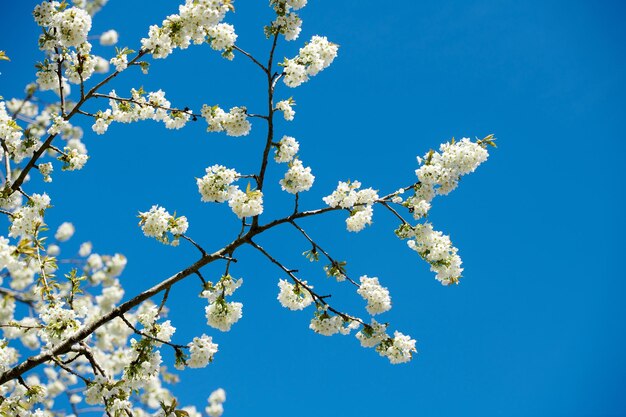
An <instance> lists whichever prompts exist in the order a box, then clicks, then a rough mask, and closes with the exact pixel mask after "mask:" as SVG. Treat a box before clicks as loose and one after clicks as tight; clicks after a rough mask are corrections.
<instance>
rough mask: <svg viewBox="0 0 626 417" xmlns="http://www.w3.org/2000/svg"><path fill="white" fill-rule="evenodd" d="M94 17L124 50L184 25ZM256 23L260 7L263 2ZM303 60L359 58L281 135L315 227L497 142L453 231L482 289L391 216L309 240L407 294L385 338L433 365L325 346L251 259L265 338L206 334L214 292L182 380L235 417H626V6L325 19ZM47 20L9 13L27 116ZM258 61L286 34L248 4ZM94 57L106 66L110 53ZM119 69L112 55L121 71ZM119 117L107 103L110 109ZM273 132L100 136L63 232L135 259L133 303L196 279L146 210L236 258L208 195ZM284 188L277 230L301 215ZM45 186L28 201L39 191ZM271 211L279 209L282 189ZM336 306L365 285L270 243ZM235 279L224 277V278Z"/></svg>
mask: <svg viewBox="0 0 626 417" xmlns="http://www.w3.org/2000/svg"><path fill="white" fill-rule="evenodd" d="M109 3H110V4H109V5H108V6H107V7H106V8H105V9H104V10H103V11H102V12H101V13H99V14H98V15H97V16H96V18H95V20H94V29H93V33H100V32H102V31H105V30H108V29H110V28H116V29H117V30H118V31H119V32H120V44H119V45H120V46H128V47H131V48H134V49H137V48H138V46H139V40H140V39H141V37H143V36H144V35H145V34H146V33H147V28H148V26H149V25H150V24H156V23H160V21H161V20H162V19H163V18H164V17H165V16H166V15H167V14H170V13H174V12H176V4H177V2H174V1H168V2H165V1H158V2H157V1H147V0H144V1H139V0H136V1H119V0H110V2H109ZM249 3H254V4H249ZM309 3H311V4H310V5H309V6H307V7H306V8H305V9H304V11H303V12H302V17H303V19H304V27H303V32H302V35H301V38H300V40H299V41H297V42H295V43H289V44H286V43H285V42H283V43H282V44H281V45H280V47H279V50H278V55H279V56H281V57H282V56H293V54H294V53H295V51H297V48H298V47H299V46H301V44H302V42H303V41H305V40H306V39H308V38H310V36H312V35H314V34H322V35H326V36H328V37H329V39H330V40H332V41H334V42H336V43H338V44H340V45H341V49H340V52H339V57H338V59H337V60H336V61H335V63H334V64H333V65H332V66H331V68H330V69H328V70H326V71H325V72H323V73H322V74H321V75H319V76H318V77H316V78H314V79H313V80H312V81H311V82H309V83H307V84H305V85H304V86H302V87H300V88H298V89H296V90H291V89H286V88H285V87H281V89H280V90H279V92H278V97H279V98H281V97H283V98H287V97H289V96H290V95H293V96H294V98H295V99H296V100H297V103H298V105H297V108H296V111H297V115H296V120H295V121H294V122H292V123H291V124H287V123H284V122H280V123H279V126H278V133H279V134H280V135H282V134H290V135H293V136H295V137H296V138H298V139H299V140H300V142H301V153H300V154H301V156H302V158H303V160H304V161H305V162H306V163H308V164H310V165H311V166H312V168H313V171H314V174H315V175H316V177H317V178H316V183H315V186H314V188H313V190H312V191H311V192H310V193H308V194H307V195H306V196H304V198H303V204H304V205H305V206H306V207H310V208H315V207H320V206H321V204H322V203H321V200H320V198H321V197H322V196H324V195H326V194H328V193H329V192H330V191H331V190H332V189H333V188H334V186H335V184H336V181H338V180H344V179H347V178H351V179H358V180H361V181H362V182H363V183H364V184H365V185H367V186H373V187H375V188H377V189H380V190H381V191H382V192H385V191H391V190H393V189H395V188H397V187H398V186H400V185H404V184H409V183H411V182H412V181H413V180H414V174H413V171H414V169H415V168H416V162H415V156H416V155H418V154H423V153H424V152H425V151H427V150H428V149H429V148H431V147H435V146H438V144H439V143H440V142H442V141H444V140H447V139H449V138H450V137H452V136H455V137H463V136H470V137H474V136H478V137H482V136H485V135H486V134H488V133H494V134H495V135H496V136H497V137H498V139H499V140H498V143H499V145H500V147H499V148H498V149H497V150H496V151H494V152H492V158H491V159H490V160H489V161H488V163H486V164H485V165H484V166H482V167H481V168H480V169H479V170H478V171H477V172H476V173H475V174H473V175H471V176H468V177H466V178H464V179H463V181H462V183H461V186H460V187H459V189H458V190H456V191H455V192H454V193H453V194H451V195H450V196H449V197H447V198H439V199H437V200H436V202H435V205H434V208H433V210H432V212H431V220H432V221H433V223H434V224H435V225H436V226H437V228H439V229H440V230H443V231H444V232H446V233H449V234H450V235H451V236H452V239H453V242H454V243H455V244H456V245H457V246H458V247H459V248H460V254H461V256H462V258H463V260H464V266H465V273H464V279H463V280H462V282H461V285H459V286H457V287H454V288H445V287H442V286H440V285H439V284H438V283H437V282H436V281H435V280H434V278H433V275H432V274H431V273H430V272H429V271H428V268H427V265H426V264H425V263H423V262H422V261H421V260H420V259H419V258H418V256H417V255H416V254H415V253H414V252H412V251H410V250H409V249H407V248H406V247H405V245H404V243H403V242H401V241H399V240H397V239H396V238H395V237H394V235H393V233H392V230H393V228H394V227H395V222H394V221H393V219H392V218H391V217H389V216H388V215H387V213H385V212H383V211H382V210H377V212H376V213H375V219H374V220H375V225H374V226H373V227H371V228H369V229H367V230H365V231H364V232H362V233H360V234H348V233H347V232H346V231H345V230H344V228H343V217H344V216H343V215H331V216H329V218H327V219H324V220H323V221H321V222H320V223H317V224H316V225H315V226H314V227H313V225H314V224H315V223H314V222H303V225H305V226H306V225H310V227H312V229H311V231H312V233H313V234H314V235H315V237H316V238H317V239H318V240H319V241H320V243H321V244H322V245H323V246H327V247H328V248H330V250H332V252H333V254H335V256H336V257H338V258H341V259H346V260H348V261H349V272H351V274H352V275H354V276H359V275H362V274H368V275H369V276H378V277H379V278H380V280H381V282H383V283H384V285H386V286H388V287H389V288H390V290H391V295H392V300H393V305H394V307H393V309H392V310H391V311H390V312H389V313H386V314H385V316H384V318H385V319H386V320H388V321H390V322H391V323H392V324H393V326H394V327H395V328H398V329H400V330H401V331H403V332H406V333H408V334H410V335H412V336H413V337H414V338H416V339H417V340H418V345H417V347H418V350H419V355H417V356H416V357H415V359H414V360H413V362H411V363H410V364H408V365H400V366H391V365H390V364H389V363H388V362H387V361H386V360H385V359H383V358H380V357H378V355H377V354H376V353H375V352H374V351H372V350H366V349H363V348H361V347H359V345H358V342H357V341H356V340H355V339H354V338H353V337H340V336H334V337H331V338H326V337H322V336H319V335H316V334H314V333H313V332H312V331H311V330H309V329H308V328H307V327H308V320H309V319H310V314H311V313H312V311H308V312H290V311H288V310H285V309H283V308H282V307H280V305H279V304H278V302H277V301H276V300H275V298H276V294H277V286H276V283H277V281H278V278H279V277H281V275H280V273H279V271H278V270H276V269H275V268H274V266H272V265H270V264H267V263H266V262H265V261H264V259H262V258H261V257H259V256H258V255H257V254H256V253H253V252H252V250H248V249H245V250H242V251H241V252H240V253H239V254H238V257H239V258H240V262H239V263H238V264H237V265H236V267H235V268H234V270H233V274H234V275H235V276H237V277H239V276H242V277H243V278H244V285H243V287H242V289H240V290H239V292H238V293H237V297H236V299H239V300H241V301H243V302H244V318H243V320H241V321H240V322H239V323H238V324H237V325H235V326H234V328H233V330H232V331H231V332H230V333H220V332H218V331H214V330H213V329H210V328H208V327H207V326H206V324H205V319H204V309H203V306H204V300H201V299H198V298H197V297H196V294H197V292H198V285H197V284H198V283H197V282H196V281H195V280H194V279H191V280H189V281H186V282H184V283H183V284H182V285H180V286H178V287H176V289H175V290H174V291H173V293H172V295H171V297H170V307H171V308H172V310H173V311H172V314H171V317H170V318H171V319H172V320H173V324H174V325H175V326H176V327H178V328H179V332H178V333H177V337H176V339H175V340H176V341H180V342H185V341H187V340H188V339H189V338H191V337H192V336H194V335H198V334H201V333H203V332H206V333H208V334H211V335H213V336H214V337H215V339H216V341H217V342H218V343H219V344H220V352H219V353H218V355H217V357H216V361H215V362H214V363H213V364H212V365H210V366H209V367H208V368H206V369H204V370H190V371H188V372H185V373H183V375H182V382H181V383H180V385H179V386H178V387H177V388H176V390H175V392H176V393H177V394H178V396H179V398H180V399H181V400H182V402H183V403H190V402H192V403H195V404H197V405H199V406H202V407H204V405H205V403H206V396H207V395H208V393H209V392H210V391H211V390H213V389H215V388H217V387H223V388H224V389H226V391H227V393H228V401H227V403H226V404H225V408H226V414H225V416H228V417H243V416H249V415H253V414H254V415H262V416H263V415H272V416H276V417H283V416H284V417H287V416H294V415H296V416H299V417H308V416H315V415H318V414H320V413H323V414H325V415H329V416H346V417H348V416H350V417H351V416H378V415H388V416H393V415H407V416H485V417H488V416H622V415H626V401H625V400H624V393H623V387H624V386H625V384H626V356H625V355H624V352H625V351H626V326H625V325H624V316H625V313H626V304H625V303H624V296H625V289H626V283H625V281H624V278H625V276H624V275H625V274H624V272H623V266H622V263H621V262H622V259H623V256H624V255H623V251H624V240H623V235H624V232H625V222H624V217H623V213H624V201H625V197H626V196H625V192H624V190H625V188H624V186H623V181H622V178H621V175H623V174H622V172H623V169H622V167H623V164H624V162H625V158H624V157H625V149H626V145H625V144H624V120H625V116H626V102H625V101H626V99H625V97H626V81H625V77H624V75H625V74H626V48H625V46H624V39H626V28H625V26H624V24H623V23H624V17H625V16H626V9H625V8H624V5H623V4H620V2H618V1H605V2H600V3H597V2H596V3H594V2H584V1H552V2H543V1H528V2H519V1H487V0H472V1H443V2H442V1H409V0H398V1H395V2H388V3H383V2H380V1H371V0H363V1H358V2H357V1H340V2H337V1H331V0H320V1H310V2H309ZM34 4H35V2H33V1H19V2H17V1H12V2H3V5H2V15H3V21H4V24H3V25H1V26H0V39H1V41H0V49H4V50H6V51H7V54H8V55H9V56H10V57H11V58H12V62H11V63H2V64H1V67H0V71H1V72H2V75H1V76H0V94H1V95H3V96H5V97H13V96H17V97H21V96H22V88H23V85H25V84H26V83H28V82H30V81H31V80H32V79H33V78H34V73H35V69H34V67H33V62H35V61H36V60H38V59H40V53H39V51H38V50H37V46H36V39H37V34H38V32H37V28H36V26H35V24H34V23H33V22H32V19H31V18H30V11H31V9H32V7H33V6H34ZM236 6H237V13H236V14H235V15H232V16H231V17H230V18H229V19H228V21H229V22H231V23H233V24H235V26H236V28H237V33H238V34H239V42H238V44H239V45H240V46H241V47H243V48H245V49H248V50H250V52H252V53H254V54H256V55H259V56H262V55H263V54H265V53H266V51H267V49H268V47H269V45H268V43H267V42H266V41H265V40H264V38H263V35H262V27H263V25H264V24H265V23H266V22H268V21H269V19H270V17H271V16H270V14H269V9H268V8H267V7H266V2H265V1H259V2H249V1H245V0H239V1H237V2H236ZM95 51H96V52H97V51H100V52H101V53H103V54H104V53H105V52H103V49H99V47H97V48H96V49H95ZM108 51H109V52H108V53H109V54H111V55H112V53H113V52H112V50H111V49H109V50H108ZM141 85H143V86H144V88H145V89H146V90H156V89H159V88H162V89H164V90H165V91H166V92H167V94H168V98H169V99H170V100H171V101H172V103H173V104H175V105H178V106H181V107H184V106H189V107H191V108H192V109H194V110H198V109H199V108H200V106H201V105H202V104H203V103H210V104H215V103H219V104H220V105H222V106H223V107H230V106H235V105H246V106H248V108H249V109H250V111H251V112H255V113H259V112H261V111H263V109H264V107H263V106H264V104H263V99H264V93H265V85H264V84H263V75H262V74H261V73H260V71H258V69H257V68H256V67H254V66H253V65H252V64H251V63H250V62H249V61H247V60H246V59H245V58H244V57H242V56H237V58H236V59H235V61H234V62H232V63H231V62H227V61H225V60H223V59H221V58H220V57H219V55H218V54H217V53H215V52H213V51H211V50H210V48H209V47H208V46H206V45H205V46H201V47H192V48H190V49H188V50H186V51H177V52H175V53H174V55H173V56H172V57H171V58H170V59H168V60H165V61H163V60H159V61H155V62H153V64H152V66H151V70H150V74H149V75H148V76H141V75H138V72H137V73H136V74H132V71H129V73H126V74H124V75H123V76H120V77H119V80H116V81H115V83H114V84H113V86H114V88H115V89H116V90H117V91H118V93H119V94H127V92H128V90H129V89H130V88H131V87H139V86H141ZM100 105H101V106H105V105H106V103H105V102H102V103H100ZM263 127H264V126H263V123H259V122H257V123H255V126H254V130H253V134H252V135H251V136H248V137H244V138H238V139H233V138H228V137H226V136H224V135H219V134H218V135H216V134H211V135H210V134H207V133H205V132H204V129H205V124H204V123H203V122H198V123H197V124H195V125H193V126H189V127H187V128H185V129H183V130H181V131H177V132H171V131H166V130H165V129H164V128H163V127H162V126H161V125H157V124H155V123H151V122H145V123H140V124H135V125H130V126H128V125H114V126H112V127H111V128H110V129H109V133H108V134H107V135H106V136H96V135H95V134H93V133H92V132H91V131H90V130H89V129H88V128H87V129H86V137H85V139H84V141H85V143H86V145H87V147H88V148H89V150H90V154H91V159H90V160H89V162H88V164H87V166H86V168H85V169H84V170H83V171H82V172H79V173H64V174H59V173H57V174H56V175H55V180H54V183H53V184H52V186H51V187H50V188H49V191H48V192H49V194H50V195H51V197H52V199H53V204H54V205H55V208H54V209H53V210H51V211H50V212H49V217H48V220H49V223H50V224H51V225H53V226H56V225H58V224H59V223H60V222H62V221H66V220H68V221H72V222H73V223H74V224H75V225H76V227H77V234H76V237H75V238H74V242H73V244H70V245H69V248H68V249H69V251H70V252H71V251H72V250H73V249H74V247H77V245H78V244H79V243H80V242H81V241H83V240H91V241H92V242H93V243H94V246H95V249H96V250H97V251H99V252H101V253H113V252H121V253H124V254H125V255H126V256H127V257H128V258H129V263H128V268H127V271H126V273H125V274H124V276H123V282H124V285H125V287H126V289H127V295H130V294H133V293H134V292H136V291H139V290H141V289H143V288H146V287H148V286H150V285H152V284H153V283H156V282H158V281H159V280H161V279H162V278H164V277H166V276H169V275H170V274H172V273H174V272H176V271H177V270H179V269H180V268H181V267H183V266H185V265H188V264H189V263H190V262H191V261H193V260H194V259H195V258H196V253H195V252H194V250H193V249H192V248H190V247H188V246H185V245H181V247H179V248H170V247H164V246H162V245H160V244H159V243H157V242H156V241H154V240H149V239H147V238H144V237H142V235H141V232H140V229H139V228H138V227H137V226H136V223H137V218H136V214H137V211H138V210H146V209H148V208H149V207H150V206H151V205H152V204H157V203H158V204H161V205H164V206H165V207H167V208H168V209H170V210H172V211H173V210H177V212H178V213H180V214H184V215H186V216H187V217H188V218H189V220H190V224H191V227H190V230H189V234H190V235H191V236H192V237H194V238H195V239H196V240H197V241H199V242H201V243H202V244H203V245H204V246H205V247H206V248H207V249H216V248H218V247H220V246H221V245H222V244H223V243H225V242H227V241H229V240H230V239H231V237H232V236H233V234H235V233H236V229H237V221H236V219H235V218H234V216H233V215H231V214H230V213H229V210H228V208H227V207H224V206H215V205H208V204H206V203H202V202H200V198H199V194H198V192H197V189H196V186H195V181H194V177H196V176H201V175H202V174H203V169H204V167H206V166H208V165H212V164H214V163H222V164H224V165H227V166H234V167H237V168H238V169H239V170H240V171H241V172H246V171H252V170H253V169H256V168H257V165H258V162H259V155H258V152H259V150H260V149H261V147H262V141H263ZM282 170H283V167H282V166H281V167H276V165H274V166H272V167H271V168H270V175H271V177H270V184H272V187H269V188H268V195H267V198H266V201H267V206H268V208H267V211H268V214H269V215H272V214H274V215H276V214H278V213H284V212H286V210H288V209H289V208H290V207H291V206H289V208H287V207H285V206H284V204H283V203H286V202H287V201H288V200H287V198H286V197H285V196H284V195H282V194H281V193H280V192H279V187H278V185H277V181H278V179H279V177H280V176H281V175H282ZM38 187H39V186H38V185H37V184H36V183H34V182H33V183H31V184H29V185H28V188H29V191H31V192H34V191H36V189H38ZM270 189H271V190H272V191H269V190H270ZM260 243H262V244H264V245H265V246H267V247H268V248H271V249H272V250H273V252H274V253H275V254H277V256H278V255H280V257H281V258H282V259H283V260H284V261H285V262H286V263H289V264H290V265H292V266H293V267H299V268H300V269H302V271H303V272H304V278H306V279H308V280H309V282H313V283H315V285H316V286H317V287H318V288H321V289H325V290H328V291H330V292H333V293H335V294H336V295H335V297H333V302H334V303H336V304H337V305H338V306H340V307H342V308H344V309H346V310H351V311H353V312H355V313H362V312H363V311H364V310H363V302H362V300H360V299H359V297H358V296H356V294H350V292H349V291H348V289H347V287H343V286H337V285H331V284H332V283H331V282H330V281H325V278H324V276H323V272H322V271H321V270H320V269H315V268H311V267H310V266H308V265H306V264H305V261H304V260H303V258H302V257H301V256H300V253H301V252H302V251H303V250H306V249H308V247H307V245H306V244H305V242H304V241H302V240H300V239H299V237H298V236H297V235H296V234H294V233H292V232H291V231H289V230H284V229H283V230H277V231H275V232H272V233H271V234H268V235H267V236H264V237H263V238H262V239H260ZM219 274H221V266H220V267H210V268H207V270H206V271H205V275H206V276H207V277H217V276H219Z"/></svg>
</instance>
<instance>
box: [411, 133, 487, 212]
mask: <svg viewBox="0 0 626 417" xmlns="http://www.w3.org/2000/svg"><path fill="white" fill-rule="evenodd" d="M488 140H489V139H488ZM486 146H487V142H481V143H478V142H472V141H471V140H470V139H468V138H463V139H461V140H460V141H458V142H456V141H455V140H454V139H452V141H450V142H447V143H443V144H441V146H440V147H439V151H440V152H441V153H440V152H434V151H430V152H429V153H427V154H426V155H425V156H424V158H420V157H418V158H417V160H418V163H419V164H420V165H421V166H420V167H419V169H417V170H416V171H415V174H416V175H417V178H418V179H419V184H418V185H416V186H415V195H414V196H412V197H409V198H408V199H407V200H406V202H405V203H404V204H405V206H406V207H408V208H409V209H411V211H412V212H413V216H414V217H415V218H416V219H420V218H421V217H424V216H426V214H428V211H429V210H430V207H431V201H432V199H433V198H434V197H435V195H446V194H448V193H450V191H452V190H454V189H455V188H456V187H457V186H458V184H459V179H460V178H461V176H463V175H466V174H469V173H471V172H474V171H475V170H476V168H478V166H479V165H480V164H482V163H483V162H485V161H486V160H487V157H488V156H489V153H488V152H487V149H486Z"/></svg>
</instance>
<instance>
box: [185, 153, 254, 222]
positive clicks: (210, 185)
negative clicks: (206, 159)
mask: <svg viewBox="0 0 626 417" xmlns="http://www.w3.org/2000/svg"><path fill="white" fill-rule="evenodd" d="M240 177H241V175H240V174H239V173H238V172H237V171H235V170H234V169H230V168H226V167H225V166H222V165H213V166H211V167H208V168H206V175H205V176H203V177H202V178H197V179H196V184H197V185H198V191H199V192H200V195H201V199H202V201H205V202H216V203H223V202H226V201H228V205H229V206H230V208H231V209H232V211H233V213H235V214H236V215H237V217H239V218H240V219H242V218H244V217H253V216H258V215H259V214H261V213H263V193H262V192H261V191H259V190H253V189H251V188H250V184H248V188H247V189H246V191H242V190H241V189H240V188H239V186H238V185H232V184H233V182H235V181H236V180H237V179H239V178H240Z"/></svg>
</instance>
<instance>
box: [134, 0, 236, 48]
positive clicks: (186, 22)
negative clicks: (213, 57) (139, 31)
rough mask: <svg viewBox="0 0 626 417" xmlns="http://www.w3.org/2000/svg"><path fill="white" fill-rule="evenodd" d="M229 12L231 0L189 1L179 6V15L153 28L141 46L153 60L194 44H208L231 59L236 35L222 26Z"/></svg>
mask: <svg viewBox="0 0 626 417" xmlns="http://www.w3.org/2000/svg"><path fill="white" fill-rule="evenodd" d="M230 10H234V9H233V6H232V4H231V2H230V0H186V1H185V4H183V5H180V6H179V8H178V14H172V15H170V16H168V17H167V19H165V20H164V21H163V23H162V24H161V26H157V25H152V26H150V30H149V33H148V37H147V38H144V39H142V40H141V45H142V46H143V48H144V49H146V50H149V51H150V53H151V54H152V56H153V57H154V58H166V57H167V56H168V55H170V54H171V53H172V51H173V50H174V49H175V48H180V49H187V48H188V47H189V45H191V43H192V42H193V43H194V44H196V45H199V44H202V43H205V42H207V43H209V44H210V45H211V47H212V48H213V49H215V50H221V51H224V52H223V55H224V56H225V57H226V58H228V59H232V57H233V53H232V48H233V46H234V44H235V40H236V39H237V35H236V34H235V32H234V28H233V27H232V26H231V25H229V24H226V23H220V22H221V21H222V20H223V19H224V17H226V13H227V12H228V11H230Z"/></svg>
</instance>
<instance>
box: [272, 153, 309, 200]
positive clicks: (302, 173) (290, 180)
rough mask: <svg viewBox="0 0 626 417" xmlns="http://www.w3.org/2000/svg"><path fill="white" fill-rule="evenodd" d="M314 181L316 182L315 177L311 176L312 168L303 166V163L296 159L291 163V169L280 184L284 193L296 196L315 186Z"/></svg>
mask: <svg viewBox="0 0 626 417" xmlns="http://www.w3.org/2000/svg"><path fill="white" fill-rule="evenodd" d="M313 181H315V176H313V174H311V168H310V167H305V166H304V165H302V161H300V160H299V159H294V160H293V161H291V162H289V169H288V170H287V172H286V173H285V177H284V178H283V179H282V180H280V181H279V183H280V186H281V188H282V189H283V191H287V192H288V193H291V194H296V193H300V192H302V191H308V190H310V189H311V187H312V186H313Z"/></svg>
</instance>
